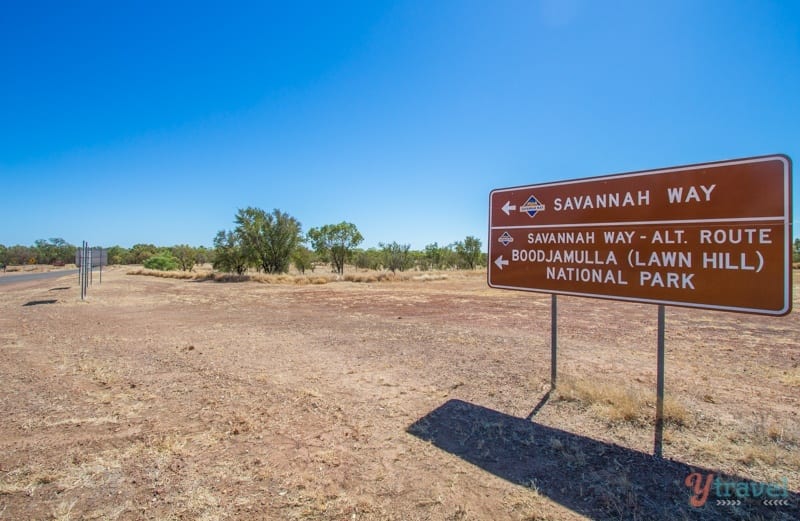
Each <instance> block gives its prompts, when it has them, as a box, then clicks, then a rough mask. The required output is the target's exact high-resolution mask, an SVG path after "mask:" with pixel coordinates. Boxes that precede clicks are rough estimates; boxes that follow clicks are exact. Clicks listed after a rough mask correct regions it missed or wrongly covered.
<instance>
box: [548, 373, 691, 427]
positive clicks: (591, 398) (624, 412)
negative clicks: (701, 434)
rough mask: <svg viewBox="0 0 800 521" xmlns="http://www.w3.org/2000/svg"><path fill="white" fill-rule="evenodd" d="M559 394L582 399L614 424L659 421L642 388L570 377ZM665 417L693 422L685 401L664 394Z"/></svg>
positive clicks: (569, 399)
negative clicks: (624, 386) (684, 403)
mask: <svg viewBox="0 0 800 521" xmlns="http://www.w3.org/2000/svg"><path fill="white" fill-rule="evenodd" d="M555 398H556V399H557V400H561V401H566V402H578V403H580V404H582V405H583V406H585V407H587V408H588V409H589V411H590V412H591V413H592V414H593V415H595V416H596V417H598V418H600V419H602V420H605V421H607V422H609V423H612V424H613V423H629V424H631V425H636V426H649V425H652V423H653V422H654V421H655V414H654V411H655V407H654V405H653V404H652V403H651V402H649V401H648V400H646V399H645V398H644V393H643V392H642V390H640V389H632V388H622V387H619V386H617V385H612V384H609V383H604V382H594V381H586V380H577V379H574V378H570V377H566V378H562V380H561V383H559V385H558V389H557V391H556V396H555ZM664 421H665V422H666V423H668V424H672V425H675V426H679V427H685V426H689V425H691V424H692V415H691V413H690V412H689V410H688V409H687V408H686V407H685V406H684V405H683V404H681V403H680V402H678V401H677V400H675V399H674V398H672V397H669V396H667V397H665V398H664Z"/></svg>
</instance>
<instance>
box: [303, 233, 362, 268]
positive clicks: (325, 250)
mask: <svg viewBox="0 0 800 521" xmlns="http://www.w3.org/2000/svg"><path fill="white" fill-rule="evenodd" d="M308 240H309V241H310V242H311V244H312V245H313V248H314V250H316V252H317V254H318V255H319V256H320V257H322V258H323V259H326V260H328V261H329V262H330V263H331V264H332V265H333V269H334V270H335V271H336V273H338V274H340V275H341V274H342V273H344V264H345V262H347V261H348V260H349V259H350V256H351V255H352V252H353V249H354V248H356V247H357V246H358V245H359V244H361V242H362V241H363V240H364V237H362V236H361V233H360V232H359V231H358V228H356V225H355V224H353V223H348V222H340V223H339V224H326V225H325V226H321V227H320V228H311V229H310V230H308Z"/></svg>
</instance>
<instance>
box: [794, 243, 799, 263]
mask: <svg viewBox="0 0 800 521" xmlns="http://www.w3.org/2000/svg"><path fill="white" fill-rule="evenodd" d="M793 258H794V262H800V239H795V240H794V256H793Z"/></svg>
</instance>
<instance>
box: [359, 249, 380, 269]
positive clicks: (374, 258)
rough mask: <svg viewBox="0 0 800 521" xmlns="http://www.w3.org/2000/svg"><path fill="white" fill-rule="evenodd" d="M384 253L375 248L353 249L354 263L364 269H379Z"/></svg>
mask: <svg viewBox="0 0 800 521" xmlns="http://www.w3.org/2000/svg"><path fill="white" fill-rule="evenodd" d="M382 259H383V254H382V253H381V252H380V251H378V250H376V249H375V248H369V249H366V250H362V249H357V250H353V264H355V265H356V268H360V269H362V270H379V269H380V268H381V261H382Z"/></svg>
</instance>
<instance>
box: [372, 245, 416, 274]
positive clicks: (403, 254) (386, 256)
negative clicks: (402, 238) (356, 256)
mask: <svg viewBox="0 0 800 521" xmlns="http://www.w3.org/2000/svg"><path fill="white" fill-rule="evenodd" d="M378 246H380V247H381V250H382V251H381V252H382V253H383V265H384V266H386V268H387V269H390V270H391V271H392V273H395V272H397V270H400V271H404V270H406V269H408V268H409V267H410V265H411V256H410V255H409V250H411V245H410V244H398V243H397V242H392V243H391V244H383V243H380V244H379V245H378Z"/></svg>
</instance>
